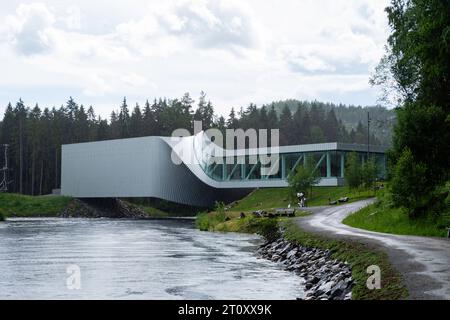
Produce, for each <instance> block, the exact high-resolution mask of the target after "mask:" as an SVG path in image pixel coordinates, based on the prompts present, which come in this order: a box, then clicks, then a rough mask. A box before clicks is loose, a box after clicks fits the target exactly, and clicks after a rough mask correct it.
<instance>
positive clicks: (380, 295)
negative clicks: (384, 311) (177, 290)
mask: <svg viewBox="0 0 450 320" xmlns="http://www.w3.org/2000/svg"><path fill="white" fill-rule="evenodd" d="M352 195H353V196H352ZM369 195H371V194H368V193H365V194H364V193H361V194H359V195H358V194H357V193H356V194H354V193H350V192H349V191H348V190H347V189H346V188H343V187H335V188H334V187H330V188H315V189H314V192H313V199H312V200H311V202H310V203H313V204H314V205H323V204H326V203H327V202H328V198H329V197H331V198H332V199H334V197H342V196H348V197H350V198H353V199H352V200H353V201H356V200H357V199H362V198H363V197H367V196H369ZM288 199H289V196H288V190H287V189H281V188H280V189H260V190H256V191H255V192H254V193H252V194H250V195H249V196H247V197H245V198H243V199H242V200H240V201H239V202H238V203H237V204H236V205H235V206H233V207H232V209H231V210H232V211H226V212H225V211H223V210H218V211H216V212H210V213H202V214H200V215H198V216H197V221H196V223H197V227H198V228H199V229H201V230H209V231H223V232H249V233H260V234H261V233H262V234H264V233H265V231H264V229H267V228H271V226H272V222H273V221H278V222H279V223H281V224H282V225H283V227H284V228H285V237H286V238H287V239H288V240H291V241H295V242H297V243H299V244H301V245H304V246H309V247H315V248H322V249H329V250H331V251H332V255H333V257H334V258H335V259H338V260H341V261H347V262H348V263H349V264H350V265H351V267H352V276H353V278H354V279H355V280H356V285H355V287H354V288H353V291H352V294H353V299H389V300H395V299H403V298H406V297H407V295H408V293H407V290H406V288H405V286H404V284H403V282H402V278H401V276H400V275H399V273H398V272H396V271H395V270H394V269H393V268H392V266H391V265H390V263H389V260H388V257H387V255H386V254H385V253H383V252H381V251H379V250H374V249H373V248H369V247H367V246H366V245H364V244H361V243H357V242H348V241H337V240H332V239H328V238H324V237H322V236H318V235H315V234H311V233H307V232H304V231H303V230H301V229H300V228H299V227H298V226H297V225H296V224H295V223H293V221H292V220H290V219H289V218H283V219H269V218H262V219H261V218H254V217H253V216H252V215H249V214H247V215H246V217H245V218H243V219H240V218H239V215H240V212H251V211H254V210H258V209H270V208H276V207H286V206H287V204H288V201H289V200H288ZM304 215H305V214H304V213H303V212H299V214H298V216H304ZM370 265H378V266H379V267H380V268H381V270H382V272H383V277H382V288H381V289H380V290H368V289H367V287H366V285H365V284H366V280H367V277H368V274H367V273H366V269H367V267H368V266H370Z"/></svg>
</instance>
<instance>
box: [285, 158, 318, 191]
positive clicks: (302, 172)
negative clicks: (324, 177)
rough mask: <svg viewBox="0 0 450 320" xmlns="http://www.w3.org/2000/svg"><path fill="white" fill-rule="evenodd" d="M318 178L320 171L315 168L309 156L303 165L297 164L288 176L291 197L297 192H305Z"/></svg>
mask: <svg viewBox="0 0 450 320" xmlns="http://www.w3.org/2000/svg"><path fill="white" fill-rule="evenodd" d="M319 180H320V173H319V171H318V170H317V169H316V168H315V166H314V163H313V161H312V159H311V157H307V158H306V159H305V163H304V165H303V166H300V165H299V166H297V168H296V170H295V173H294V174H290V175H289V177H288V182H289V187H290V193H291V196H292V197H293V198H295V195H296V193H297V192H300V191H301V192H304V193H307V192H308V191H309V190H310V189H311V188H312V186H313V185H315V184H316V183H318V182H319Z"/></svg>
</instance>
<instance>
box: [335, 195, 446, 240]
mask: <svg viewBox="0 0 450 320" xmlns="http://www.w3.org/2000/svg"><path fill="white" fill-rule="evenodd" d="M388 197H389V194H387V193H386V192H381V193H380V194H379V197H378V200H377V202H375V203H374V204H372V205H369V206H367V207H365V208H362V209H361V210H359V211H357V212H355V213H353V214H351V215H349V216H348V217H347V218H345V219H344V220H343V223H344V224H346V225H348V226H351V227H354V228H359V229H364V230H369V231H376V232H383V233H390V234H398V235H414V236H427V237H446V236H447V228H449V227H450V212H447V214H443V215H441V216H439V217H431V216H425V217H419V218H415V219H412V218H410V217H408V213H407V212H406V210H405V209H403V208H394V207H393V206H392V205H390V201H389V198H388Z"/></svg>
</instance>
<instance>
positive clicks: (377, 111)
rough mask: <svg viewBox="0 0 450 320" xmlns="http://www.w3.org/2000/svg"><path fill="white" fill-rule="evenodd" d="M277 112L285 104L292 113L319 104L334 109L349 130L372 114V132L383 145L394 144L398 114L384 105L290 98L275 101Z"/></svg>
mask: <svg viewBox="0 0 450 320" xmlns="http://www.w3.org/2000/svg"><path fill="white" fill-rule="evenodd" d="M273 105H274V107H275V110H276V111H277V114H281V112H282V110H283V109H284V107H285V106H288V108H289V110H291V112H292V113H295V111H296V110H297V108H298V107H299V106H301V107H302V108H306V109H311V108H313V107H314V106H318V107H320V108H321V109H323V110H324V111H325V112H328V111H330V110H333V111H334V113H335V115H336V118H337V119H338V120H340V121H341V122H342V124H344V126H345V127H346V128H347V130H348V131H351V130H352V129H353V130H357V129H358V125H359V123H363V124H364V125H366V124H367V114H368V113H369V114H370V132H372V133H373V134H374V135H375V136H376V137H377V139H378V140H379V142H380V143H381V144H382V145H386V146H390V145H391V144H392V133H393V131H394V130H393V128H394V126H395V124H396V120H397V115H396V112H395V109H387V108H385V107H383V106H366V107H362V106H354V105H345V104H334V103H329V102H328V103H324V102H320V101H299V100H295V99H289V100H284V101H278V102H274V103H273Z"/></svg>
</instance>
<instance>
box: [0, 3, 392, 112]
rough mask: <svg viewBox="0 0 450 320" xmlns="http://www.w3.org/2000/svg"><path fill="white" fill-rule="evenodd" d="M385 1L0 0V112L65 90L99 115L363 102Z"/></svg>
mask: <svg viewBox="0 0 450 320" xmlns="http://www.w3.org/2000/svg"><path fill="white" fill-rule="evenodd" d="M387 4H388V0H264V1H260V0H237V1H231V0H223V1H220V0H210V1H207V0H204V1H203V0H191V1H149V0H127V1H110V0H78V1H69V0H64V1H61V0H47V1H40V2H36V1H26V0H8V1H3V3H2V5H1V6H0V21H1V23H0V70H1V76H0V112H1V114H3V111H4V108H5V106H6V104H7V103H8V102H10V101H11V102H13V103H14V102H15V101H17V100H18V99H19V98H20V97H22V99H23V100H24V101H25V102H26V104H28V105H34V104H35V103H36V102H39V104H40V105H41V106H49V107H52V106H54V105H57V106H59V105H61V104H62V103H64V102H65V101H66V100H67V99H68V97H69V96H73V97H74V98H75V99H76V101H78V102H79V103H83V104H84V105H93V106H94V107H95V109H96V110H97V111H98V112H99V113H100V114H102V115H104V116H106V115H108V114H109V113H110V111H111V110H112V109H113V108H117V107H118V106H119V105H120V102H121V99H122V98H123V96H127V98H128V100H129V102H130V104H134V103H135V102H139V103H143V102H145V99H146V98H149V99H153V98H154V97H160V96H163V97H164V96H166V97H170V98H173V97H180V96H182V94H183V93H184V92H190V93H191V95H192V96H193V97H194V98H196V97H198V95H199V92H200V91H201V90H204V91H205V92H206V93H207V95H208V97H209V99H211V100H212V102H213V103H214V105H215V106H216V111H217V112H218V113H219V114H224V115H226V114H228V112H229V110H230V108H231V107H232V106H234V107H237V108H238V107H240V106H247V105H248V104H249V103H250V102H254V103H257V104H262V103H267V102H271V101H274V100H281V99H287V98H297V99H305V100H311V99H317V100H321V101H330V102H343V103H351V104H362V105H371V104H375V103H376V102H377V97H378V91H377V89H375V88H371V87H370V85H369V84H368V80H369V76H370V74H371V72H372V70H373V68H374V67H375V65H376V64H377V62H378V61H379V59H380V57H381V56H382V54H383V46H384V44H385V41H386V37H387V34H388V27H387V21H386V17H385V13H384V11H383V10H384V8H385V7H386V5H387Z"/></svg>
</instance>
